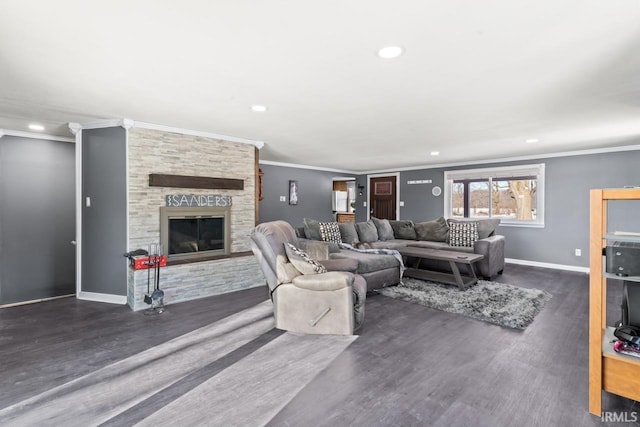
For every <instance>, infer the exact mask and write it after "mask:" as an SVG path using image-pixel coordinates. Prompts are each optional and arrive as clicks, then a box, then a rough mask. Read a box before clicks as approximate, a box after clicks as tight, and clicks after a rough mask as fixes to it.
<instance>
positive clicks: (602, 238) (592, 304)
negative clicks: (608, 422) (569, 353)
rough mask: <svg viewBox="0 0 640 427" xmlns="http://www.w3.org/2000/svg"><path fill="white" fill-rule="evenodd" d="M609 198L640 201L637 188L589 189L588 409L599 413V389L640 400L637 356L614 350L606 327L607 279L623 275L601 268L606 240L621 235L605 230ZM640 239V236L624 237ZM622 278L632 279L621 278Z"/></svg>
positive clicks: (600, 392)
mask: <svg viewBox="0 0 640 427" xmlns="http://www.w3.org/2000/svg"><path fill="white" fill-rule="evenodd" d="M610 200H640V189H637V188H631V189H627V188H624V189H605V190H591V206H590V212H591V225H590V228H591V229H590V245H589V251H590V256H589V262H590V277H589V412H591V413H592V414H594V415H597V416H601V413H602V390H605V391H607V392H609V393H614V394H617V395H619V396H623V397H626V398H629V399H633V400H640V358H635V357H633V356H626V355H621V354H618V353H615V352H614V351H613V350H612V348H611V347H612V346H611V343H610V341H611V340H612V339H613V338H612V337H613V328H607V325H606V321H607V278H610V279H612V278H615V279H617V280H621V279H622V278H620V277H617V276H613V275H611V274H606V273H605V272H604V271H603V258H602V250H603V248H605V247H606V245H607V241H608V240H612V239H613V238H615V239H616V240H618V241H620V240H623V239H621V238H620V236H613V235H610V234H608V233H607V207H608V206H607V205H608V201H610ZM629 239H631V240H632V241H636V242H640V237H625V238H624V240H626V241H630V240H629ZM624 280H633V279H632V278H624Z"/></svg>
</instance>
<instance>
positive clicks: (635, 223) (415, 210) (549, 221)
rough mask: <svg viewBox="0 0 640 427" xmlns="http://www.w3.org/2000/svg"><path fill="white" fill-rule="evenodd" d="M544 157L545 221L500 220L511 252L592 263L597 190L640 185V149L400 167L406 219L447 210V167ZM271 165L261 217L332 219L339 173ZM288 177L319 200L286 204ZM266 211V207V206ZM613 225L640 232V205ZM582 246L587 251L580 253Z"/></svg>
mask: <svg viewBox="0 0 640 427" xmlns="http://www.w3.org/2000/svg"><path fill="white" fill-rule="evenodd" d="M533 163H544V164H545V165H546V168H545V169H546V171H545V174H546V179H545V181H546V183H545V227H544V228H529V227H513V226H500V228H499V233H500V234H503V235H504V236H505V237H506V242H507V243H506V256H507V257H508V258H513V259H520V260H526V261H535V262H542V263H551V264H560V265H569V266H578V267H588V265H589V190H591V189H597V188H618V187H623V186H625V185H640V167H638V165H640V151H623V152H614V153H604V154H590V155H577V156H567V157H556V158H541V159H531V160H526V161H517V162H496V163H487V164H484V165H470V166H460V167H450V168H434V169H419V170H412V171H402V172H400V200H402V201H404V207H401V208H400V218H401V219H410V220H413V221H416V222H419V221H427V220H431V219H435V218H437V217H439V216H443V214H444V191H443V194H442V195H441V196H439V197H435V196H433V195H432V194H431V189H432V187H433V186H435V185H438V186H440V187H442V188H443V189H444V187H443V186H444V171H445V170H457V169H476V168H481V167H494V166H496V167H498V166H512V165H518V164H533ZM261 167H262V169H263V171H265V182H266V183H268V184H267V185H266V187H265V200H263V202H262V203H261V205H260V210H261V214H260V219H261V221H266V220H272V219H284V220H286V221H289V222H291V223H292V224H301V222H302V218H303V217H304V216H308V217H311V218H318V219H321V220H331V218H332V216H331V214H330V209H331V201H330V193H331V177H332V176H335V175H336V174H334V173H328V172H319V171H314V170H306V169H297V168H290V167H280V166H267V165H262V166H261ZM288 179H298V180H299V181H300V183H301V185H300V187H301V194H304V192H305V191H307V188H315V190H312V191H313V194H314V196H313V199H312V200H307V201H306V203H307V204H306V205H305V206H303V207H302V209H297V208H300V206H297V207H296V206H289V205H287V204H286V203H279V202H278V201H277V200H278V196H279V195H286V194H287V188H288V187H287V183H288ZM428 179H430V180H432V181H433V182H432V183H431V184H411V185H410V184H407V181H414V180H428ZM366 180H367V176H366V175H361V176H358V177H357V178H356V184H357V185H365V186H366V182H367V181H366ZM366 196H367V195H366V188H365V192H364V194H363V196H359V197H358V199H357V202H356V206H357V208H356V220H357V221H365V220H366V208H364V207H363V206H362V203H363V202H364V201H366V200H367V199H366ZM263 210H264V212H263ZM609 213H610V215H609V230H610V231H614V230H625V231H639V232H640V220H639V219H638V218H640V203H635V202H616V203H612V204H611V206H610V212H609ZM575 249H581V250H582V256H580V257H576V256H575Z"/></svg>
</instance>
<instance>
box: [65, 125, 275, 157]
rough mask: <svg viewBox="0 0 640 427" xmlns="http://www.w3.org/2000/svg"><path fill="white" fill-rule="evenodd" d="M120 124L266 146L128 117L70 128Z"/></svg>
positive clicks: (244, 139)
mask: <svg viewBox="0 0 640 427" xmlns="http://www.w3.org/2000/svg"><path fill="white" fill-rule="evenodd" d="M72 125H73V126H74V129H72V128H71V126H72ZM118 126H120V127H123V128H125V129H127V130H128V129H131V128H142V129H151V130H158V131H161V132H172V133H181V134H184V135H192V136H200V137H203V138H211V139H221V140H224V141H230V142H239V143H241V144H249V145H253V146H255V147H256V148H258V150H261V149H262V147H264V141H257V140H253V139H247V138H240V137H237V136H231V135H222V134H219V133H213V132H204V131H199V130H193V129H184V128H178V127H173V126H165V125H158V124H155V123H146V122H139V121H136V120H132V119H126V118H122V119H112V120H98V121H95V122H88V123H83V124H78V123H69V129H71V131H72V132H74V130H75V132H77V129H100V128H111V127H118ZM75 132H74V134H75Z"/></svg>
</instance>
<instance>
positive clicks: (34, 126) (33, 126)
mask: <svg viewBox="0 0 640 427" xmlns="http://www.w3.org/2000/svg"><path fill="white" fill-rule="evenodd" d="M29 129H31V130H37V131H43V130H44V126H42V125H39V124H37V123H31V124H30V125H29Z"/></svg>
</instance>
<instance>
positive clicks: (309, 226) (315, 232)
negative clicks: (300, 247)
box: [302, 218, 322, 240]
mask: <svg viewBox="0 0 640 427" xmlns="http://www.w3.org/2000/svg"><path fill="white" fill-rule="evenodd" d="M302 222H303V223H304V234H305V236H306V237H307V239H311V240H322V236H320V221H316V220H315V219H310V218H304V219H303V220H302Z"/></svg>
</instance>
